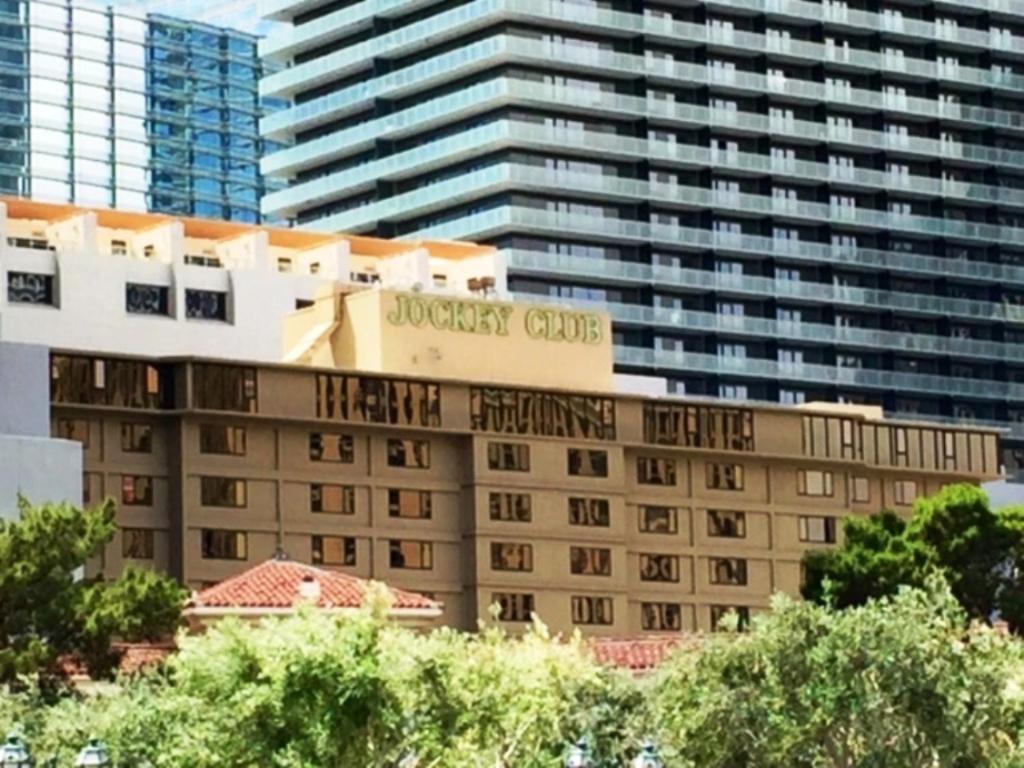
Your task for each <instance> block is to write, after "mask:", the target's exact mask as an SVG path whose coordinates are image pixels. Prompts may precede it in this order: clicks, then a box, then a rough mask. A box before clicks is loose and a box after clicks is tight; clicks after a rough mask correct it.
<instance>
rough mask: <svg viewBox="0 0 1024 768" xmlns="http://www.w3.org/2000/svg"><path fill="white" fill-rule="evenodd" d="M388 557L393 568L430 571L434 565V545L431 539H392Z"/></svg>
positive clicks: (389, 543) (389, 544)
mask: <svg viewBox="0 0 1024 768" xmlns="http://www.w3.org/2000/svg"><path fill="white" fill-rule="evenodd" d="M388 558H389V563H390V565H391V567H392V568H407V569H411V570H418V571H429V570H431V569H432V568H433V567H434V545H433V544H431V543H430V542H429V541H409V540H408V539H391V540H390V541H389V542H388Z"/></svg>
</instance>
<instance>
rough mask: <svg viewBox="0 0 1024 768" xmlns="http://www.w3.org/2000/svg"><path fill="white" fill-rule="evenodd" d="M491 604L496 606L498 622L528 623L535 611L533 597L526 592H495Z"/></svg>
mask: <svg viewBox="0 0 1024 768" xmlns="http://www.w3.org/2000/svg"><path fill="white" fill-rule="evenodd" d="M491 603H492V604H496V605H497V606H498V620H499V621H530V620H531V619H532V614H533V613H534V611H535V608H534V600H533V595H531V594H529V593H528V592H495V593H493V594H492V595H491Z"/></svg>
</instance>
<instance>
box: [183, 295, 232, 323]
mask: <svg viewBox="0 0 1024 768" xmlns="http://www.w3.org/2000/svg"><path fill="white" fill-rule="evenodd" d="M185 317H187V318H189V319H193V320H221V321H226V320H227V317H228V295H227V294H226V293H224V292H223V291H203V290H199V289H196V288H188V289H186V290H185Z"/></svg>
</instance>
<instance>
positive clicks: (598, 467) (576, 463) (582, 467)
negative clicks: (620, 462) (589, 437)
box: [567, 448, 608, 477]
mask: <svg viewBox="0 0 1024 768" xmlns="http://www.w3.org/2000/svg"><path fill="white" fill-rule="evenodd" d="M567 456H568V464H569V474H570V475H572V476H573V477H608V451H595V450H591V449H589V448H570V449H569V453H568V454H567Z"/></svg>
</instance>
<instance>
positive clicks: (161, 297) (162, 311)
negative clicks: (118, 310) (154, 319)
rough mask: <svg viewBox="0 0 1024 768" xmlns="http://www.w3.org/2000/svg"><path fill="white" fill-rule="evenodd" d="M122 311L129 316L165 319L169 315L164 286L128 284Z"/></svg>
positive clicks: (166, 292) (166, 293)
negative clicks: (153, 316) (148, 316)
mask: <svg viewBox="0 0 1024 768" xmlns="http://www.w3.org/2000/svg"><path fill="white" fill-rule="evenodd" d="M124 310H125V312H127V313H128V314H130V315H161V316H164V317H166V316H167V315H168V314H170V311H169V309H168V291H167V288H166V286H163V285H146V284H144V283H128V284H127V285H125V290H124Z"/></svg>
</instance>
